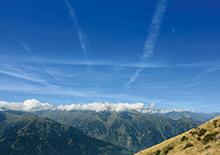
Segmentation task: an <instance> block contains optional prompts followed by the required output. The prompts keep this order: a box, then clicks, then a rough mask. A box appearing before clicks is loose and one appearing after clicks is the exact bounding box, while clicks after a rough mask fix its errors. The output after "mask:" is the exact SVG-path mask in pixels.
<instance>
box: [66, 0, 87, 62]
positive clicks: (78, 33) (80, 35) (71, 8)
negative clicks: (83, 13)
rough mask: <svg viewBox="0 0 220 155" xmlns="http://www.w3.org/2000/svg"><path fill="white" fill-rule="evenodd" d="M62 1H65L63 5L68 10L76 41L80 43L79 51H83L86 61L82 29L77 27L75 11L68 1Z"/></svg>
mask: <svg viewBox="0 0 220 155" xmlns="http://www.w3.org/2000/svg"><path fill="white" fill-rule="evenodd" d="M64 1H65V4H66V7H67V9H68V12H69V15H70V17H71V20H72V23H73V26H74V27H75V30H76V33H77V37H78V40H79V42H80V46H81V49H82V51H83V54H84V57H85V58H86V59H88V52H87V47H86V41H85V37H84V35H83V32H82V29H81V27H80V25H79V22H78V20H77V16H76V13H75V10H74V8H73V7H72V5H71V3H70V1H69V0H64Z"/></svg>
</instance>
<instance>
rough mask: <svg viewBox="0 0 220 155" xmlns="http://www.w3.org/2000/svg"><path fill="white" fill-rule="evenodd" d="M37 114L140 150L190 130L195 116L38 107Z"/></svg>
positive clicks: (117, 143) (112, 142) (102, 138)
mask: <svg viewBox="0 0 220 155" xmlns="http://www.w3.org/2000/svg"><path fill="white" fill-rule="evenodd" d="M35 114H37V115H39V116H41V117H45V118H49V119H52V120H56V121H58V122H60V123H63V124H67V125H70V126H73V127H76V128H78V129H79V130H81V131H83V132H84V133H85V134H86V135H88V136H91V137H93V138H96V139H99V140H102V141H105V142H109V143H111V144H114V145H117V146H120V147H122V148H125V149H127V150H129V151H132V152H136V151H139V150H141V149H144V148H146V147H150V146H153V145H155V144H157V143H159V142H162V141H164V140H166V139H168V138H170V137H173V136H176V135H178V134H180V133H182V132H184V131H187V130H189V129H191V128H193V127H195V126H196V125H198V124H197V121H194V120H193V119H191V118H185V117H183V118H180V119H178V120H174V119H171V118H168V117H164V116H161V115H160V114H151V113H141V112H137V111H124V112H113V111H104V112H95V111H76V110H74V111H38V112H35Z"/></svg>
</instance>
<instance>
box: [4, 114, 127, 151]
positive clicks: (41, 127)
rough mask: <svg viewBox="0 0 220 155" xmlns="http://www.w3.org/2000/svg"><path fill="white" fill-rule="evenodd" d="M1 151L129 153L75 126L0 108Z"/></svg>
mask: <svg viewBox="0 0 220 155" xmlns="http://www.w3.org/2000/svg"><path fill="white" fill-rule="evenodd" d="M0 154H1V155H70V154H71V155H72V154H76V155H95V154H97V155H116V154H117V155H128V154H129V153H128V152H127V151H125V150H123V149H121V148H119V147H116V146H114V145H112V144H109V143H106V142H102V141H100V140H97V139H94V138H90V137H88V136H86V135H84V134H83V133H82V132H81V131H79V130H78V129H76V128H74V127H70V126H67V125H62V124H60V123H57V122H55V121H52V120H49V119H43V118H40V117H37V116H34V115H32V114H28V113H22V112H13V111H11V112H0Z"/></svg>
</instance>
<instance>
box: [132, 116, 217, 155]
mask: <svg viewBox="0 0 220 155" xmlns="http://www.w3.org/2000/svg"><path fill="white" fill-rule="evenodd" d="M166 154H168V155H219V154H220V117H217V118H215V119H212V120H210V121H208V122H207V123H205V124H203V125H201V126H199V127H196V128H194V129H192V130H190V131H188V132H185V133H183V134H180V135H178V136H176V137H174V138H171V139H169V140H167V141H164V142H162V143H160V144H158V145H155V146H153V147H151V148H149V149H146V150H143V151H141V152H139V153H137V154H136V155H166Z"/></svg>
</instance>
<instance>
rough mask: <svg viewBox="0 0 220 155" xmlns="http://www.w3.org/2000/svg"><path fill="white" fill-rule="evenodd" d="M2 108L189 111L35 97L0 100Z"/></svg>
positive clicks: (0, 108)
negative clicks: (58, 102) (48, 100)
mask: <svg viewBox="0 0 220 155" xmlns="http://www.w3.org/2000/svg"><path fill="white" fill-rule="evenodd" d="M4 110H17V111H29V112H32V111H41V110H60V111H72V110H82V111H85V110H90V111H96V112H101V111H116V112H120V111H133V110H134V111H139V112H143V113H166V112H171V111H179V112H180V111H189V110H178V109H159V108H157V107H156V106H155V104H154V103H151V104H149V105H145V104H144V103H140V102H136V103H109V102H92V103H87V104H68V105H58V106H54V105H52V104H49V103H42V102H40V101H38V100H36V99H29V100H25V101H24V102H20V103H18V102H6V101H0V111H4Z"/></svg>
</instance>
